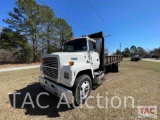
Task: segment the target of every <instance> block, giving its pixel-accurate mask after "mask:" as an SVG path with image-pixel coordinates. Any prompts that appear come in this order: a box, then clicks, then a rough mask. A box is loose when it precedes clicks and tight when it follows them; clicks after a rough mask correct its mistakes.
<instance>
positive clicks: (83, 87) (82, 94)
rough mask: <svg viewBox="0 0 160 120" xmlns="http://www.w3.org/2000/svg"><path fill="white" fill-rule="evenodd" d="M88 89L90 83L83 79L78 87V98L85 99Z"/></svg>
mask: <svg viewBox="0 0 160 120" xmlns="http://www.w3.org/2000/svg"><path fill="white" fill-rule="evenodd" d="M89 91H90V84H89V82H88V81H84V82H83V83H82V85H81V88H80V98H81V99H85V98H86V97H87V96H88V94H89Z"/></svg>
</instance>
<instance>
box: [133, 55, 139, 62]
mask: <svg viewBox="0 0 160 120" xmlns="http://www.w3.org/2000/svg"><path fill="white" fill-rule="evenodd" d="M138 60H141V57H140V56H139V55H133V56H132V57H131V61H138Z"/></svg>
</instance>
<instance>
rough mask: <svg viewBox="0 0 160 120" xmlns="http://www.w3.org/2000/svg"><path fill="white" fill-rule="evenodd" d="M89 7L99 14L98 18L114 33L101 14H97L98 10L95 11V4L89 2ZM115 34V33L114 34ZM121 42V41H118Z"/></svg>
mask: <svg viewBox="0 0 160 120" xmlns="http://www.w3.org/2000/svg"><path fill="white" fill-rule="evenodd" d="M87 1H88V3H89V5H90V6H91V8H92V9H93V10H94V11H95V13H96V14H97V16H98V17H99V18H100V19H101V21H102V22H103V23H104V24H105V26H106V27H107V28H108V29H109V30H110V31H111V32H112V33H113V31H112V30H111V29H110V27H109V26H108V25H107V24H106V22H105V21H104V19H103V18H102V17H101V16H100V14H99V13H98V12H97V10H96V9H95V7H94V6H93V4H92V3H91V2H90V1H89V0H87ZM113 34H114V33H113ZM118 42H119V41H118Z"/></svg>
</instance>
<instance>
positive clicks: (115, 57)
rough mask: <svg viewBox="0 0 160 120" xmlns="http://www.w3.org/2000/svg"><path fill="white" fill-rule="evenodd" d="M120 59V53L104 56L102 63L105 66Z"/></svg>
mask: <svg viewBox="0 0 160 120" xmlns="http://www.w3.org/2000/svg"><path fill="white" fill-rule="evenodd" d="M122 60H123V56H122V55H112V56H105V58H104V65H105V66H107V65H111V64H116V63H119V62H120V61H122Z"/></svg>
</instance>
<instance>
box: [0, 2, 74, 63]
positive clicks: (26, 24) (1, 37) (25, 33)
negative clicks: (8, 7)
mask: <svg viewBox="0 0 160 120" xmlns="http://www.w3.org/2000/svg"><path fill="white" fill-rule="evenodd" d="M8 14H9V18H6V19H4V20H3V21H4V22H5V23H7V24H8V25H9V27H8V28H4V29H3V30H2V32H1V34H0V52H1V54H3V53H4V54H5V52H9V53H10V54H11V53H12V56H10V57H14V58H15V60H13V61H17V62H30V61H34V62H36V61H39V60H40V59H41V57H42V53H43V51H44V50H46V52H47V53H48V54H50V53H52V52H54V51H61V49H62V44H63V42H64V41H65V40H69V39H71V38H73V31H72V27H71V26H70V25H69V24H68V23H67V22H66V20H64V19H63V18H57V17H56V16H55V13H54V11H53V10H52V9H51V8H49V7H48V6H45V5H39V4H37V3H36V1H35V0H17V1H16V7H14V10H13V12H9V13H8ZM9 53H8V54H9ZM8 54H7V55H8ZM6 57H8V56H6ZM0 59H2V58H0ZM8 59H10V58H8ZM4 60H5V58H4Z"/></svg>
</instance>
